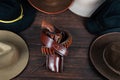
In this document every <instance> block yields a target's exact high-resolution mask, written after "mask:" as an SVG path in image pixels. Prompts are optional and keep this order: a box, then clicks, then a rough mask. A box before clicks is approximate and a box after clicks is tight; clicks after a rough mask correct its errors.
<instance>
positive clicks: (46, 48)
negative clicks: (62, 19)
mask: <svg viewBox="0 0 120 80" xmlns="http://www.w3.org/2000/svg"><path fill="white" fill-rule="evenodd" d="M41 42H42V44H43V46H42V47H41V52H42V53H43V54H45V55H46V67H47V68H48V69H49V70H51V71H53V72H62V71H63V61H64V56H66V55H67V54H68V51H67V48H68V47H69V46H70V45H71V43H72V36H71V35H70V33H68V32H67V31H61V30H59V29H57V28H56V27H54V26H53V25H51V24H50V23H47V22H46V21H44V20H43V22H42V32H41Z"/></svg>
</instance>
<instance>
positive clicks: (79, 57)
mask: <svg viewBox="0 0 120 80" xmlns="http://www.w3.org/2000/svg"><path fill="white" fill-rule="evenodd" d="M43 19H45V20H47V21H49V22H51V23H52V24H54V25H55V26H56V27H58V28H60V29H63V30H68V31H69V32H70V33H71V34H72V37H73V43H72V45H71V46H70V48H69V49H68V50H69V54H68V56H66V57H65V59H64V72H63V73H53V72H51V71H49V70H47V69H46V68H45V56H44V55H42V54H41V51H40V47H41V42H40V31H41V27H40V26H41V21H42V20H43ZM86 20H87V18H82V17H80V16H78V15H75V14H73V13H72V12H71V11H69V10H67V11H65V12H63V13H60V14H56V15H47V14H44V13H41V12H37V13H36V18H35V21H34V22H33V24H32V25H31V27H29V28H28V29H26V30H25V31H23V32H21V33H20V35H21V36H22V37H23V39H24V40H25V41H26V43H27V44H28V47H29V50H30V59H29V63H28V65H27V67H26V68H25V70H24V71H23V72H22V73H21V74H20V75H18V76H17V77H15V78H14V79H13V80H105V78H104V77H103V76H102V75H100V74H99V73H98V72H97V70H96V69H95V68H94V66H93V65H92V63H91V61H90V59H89V52H88V51H89V46H90V44H91V42H92V41H93V40H94V38H95V37H96V36H94V35H92V34H90V33H88V31H87V30H86V28H85V26H84V22H85V21H86Z"/></svg>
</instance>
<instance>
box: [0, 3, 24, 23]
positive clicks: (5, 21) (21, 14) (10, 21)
mask: <svg viewBox="0 0 120 80" xmlns="http://www.w3.org/2000/svg"><path fill="white" fill-rule="evenodd" d="M20 7H21V13H20V16H19V17H17V18H16V19H13V20H9V21H7V20H0V22H1V23H6V24H9V23H14V22H16V21H19V20H21V19H22V18H23V7H22V5H21V6H20Z"/></svg>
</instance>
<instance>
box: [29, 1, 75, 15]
mask: <svg viewBox="0 0 120 80" xmlns="http://www.w3.org/2000/svg"><path fill="white" fill-rule="evenodd" d="M28 1H29V3H30V4H31V5H32V6H33V7H34V8H36V9H37V10H38V11H42V12H44V13H47V14H57V13H61V12H64V11H65V10H67V9H68V7H69V6H70V4H71V3H72V1H73V0H28Z"/></svg>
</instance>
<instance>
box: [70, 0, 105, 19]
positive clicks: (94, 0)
mask: <svg viewBox="0 0 120 80" xmlns="http://www.w3.org/2000/svg"><path fill="white" fill-rule="evenodd" d="M104 1H105V0H74V2H73V3H72V5H71V6H70V7H69V9H70V11H72V12H73V13H75V14H77V15H79V16H83V17H90V16H91V15H92V14H93V13H94V12H95V10H96V9H97V8H98V7H99V6H100V5H101V4H102V3H103V2H104Z"/></svg>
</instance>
